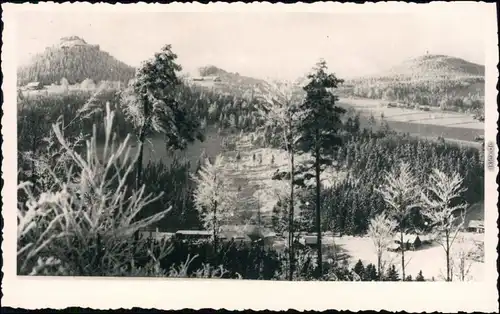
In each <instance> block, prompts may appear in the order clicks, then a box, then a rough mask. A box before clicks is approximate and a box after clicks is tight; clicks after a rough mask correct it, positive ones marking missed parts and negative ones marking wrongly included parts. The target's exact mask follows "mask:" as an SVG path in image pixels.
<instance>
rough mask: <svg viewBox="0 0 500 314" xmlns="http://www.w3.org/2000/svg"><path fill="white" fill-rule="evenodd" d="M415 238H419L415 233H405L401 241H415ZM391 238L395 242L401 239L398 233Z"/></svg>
mask: <svg viewBox="0 0 500 314" xmlns="http://www.w3.org/2000/svg"><path fill="white" fill-rule="evenodd" d="M417 238H419V239H420V237H419V236H418V235H416V234H405V235H404V236H403V241H404V242H410V243H413V242H415V240H417ZM393 239H394V241H397V242H399V241H401V238H400V235H395V236H394V238H393ZM420 240H421V239H420Z"/></svg>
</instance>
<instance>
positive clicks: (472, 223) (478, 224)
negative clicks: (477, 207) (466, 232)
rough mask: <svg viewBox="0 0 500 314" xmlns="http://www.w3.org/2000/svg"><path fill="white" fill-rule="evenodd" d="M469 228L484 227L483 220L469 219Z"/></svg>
mask: <svg viewBox="0 0 500 314" xmlns="http://www.w3.org/2000/svg"><path fill="white" fill-rule="evenodd" d="M469 228H484V222H483V221H480V220H471V221H469Z"/></svg>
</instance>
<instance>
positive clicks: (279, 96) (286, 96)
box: [259, 81, 303, 280]
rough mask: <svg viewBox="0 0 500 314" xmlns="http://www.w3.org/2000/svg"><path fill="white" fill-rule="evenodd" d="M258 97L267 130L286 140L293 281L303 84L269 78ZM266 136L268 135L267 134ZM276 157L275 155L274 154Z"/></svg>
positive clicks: (289, 235) (284, 146)
mask: <svg viewBox="0 0 500 314" xmlns="http://www.w3.org/2000/svg"><path fill="white" fill-rule="evenodd" d="M259 96H260V97H259V98H260V99H261V100H263V101H261V107H259V113H260V114H261V116H262V117H263V118H264V121H266V123H265V124H264V131H265V133H268V132H272V133H274V134H276V133H279V134H280V135H281V140H282V141H283V142H282V143H283V148H284V149H285V150H286V152H287V155H288V174H287V177H288V178H289V182H290V183H289V185H288V186H287V188H288V191H289V197H288V200H289V207H288V248H289V251H288V252H289V256H288V258H289V263H290V269H289V274H288V279H289V280H293V271H294V270H293V266H294V261H293V260H294V249H293V245H294V244H293V243H294V242H293V233H294V230H293V229H294V228H293V225H294V180H295V142H296V133H297V132H296V125H295V123H296V121H297V119H298V118H299V115H300V112H299V110H298V106H299V105H300V104H301V102H302V101H303V93H300V87H298V86H297V85H296V84H294V83H291V82H288V81H283V82H273V81H269V82H268V85H267V86H266V89H265V90H264V91H262V90H261V91H260V93H259ZM265 135H266V134H265ZM273 158H274V156H273Z"/></svg>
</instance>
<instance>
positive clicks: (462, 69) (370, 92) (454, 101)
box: [343, 55, 484, 114]
mask: <svg viewBox="0 0 500 314" xmlns="http://www.w3.org/2000/svg"><path fill="white" fill-rule="evenodd" d="M343 92H344V93H346V94H348V95H352V96H358V97H366V98H373V99H384V100H388V101H396V102H401V103H406V104H408V105H418V106H434V107H441V108H442V109H446V110H454V111H459V112H476V111H480V110H483V107H484V66H483V65H479V64H475V63H472V62H468V61H466V60H463V59H460V58H455V57H450V56H445V55H424V56H421V57H418V58H414V59H409V60H407V61H406V62H403V63H401V64H399V65H397V66H395V67H393V68H391V69H389V70H388V71H386V72H383V73H380V74H378V75H373V76H369V77H361V78H357V79H351V80H348V81H346V82H345V84H344V86H343ZM477 114H479V113H477Z"/></svg>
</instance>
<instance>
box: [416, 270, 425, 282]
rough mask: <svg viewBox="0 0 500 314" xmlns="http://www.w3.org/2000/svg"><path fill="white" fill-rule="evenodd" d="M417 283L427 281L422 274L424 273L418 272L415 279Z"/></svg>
mask: <svg viewBox="0 0 500 314" xmlns="http://www.w3.org/2000/svg"><path fill="white" fill-rule="evenodd" d="M415 281H425V278H424V275H423V274H422V271H419V272H418V275H417V277H415Z"/></svg>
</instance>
